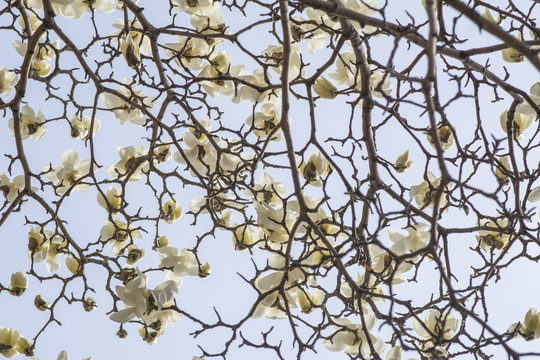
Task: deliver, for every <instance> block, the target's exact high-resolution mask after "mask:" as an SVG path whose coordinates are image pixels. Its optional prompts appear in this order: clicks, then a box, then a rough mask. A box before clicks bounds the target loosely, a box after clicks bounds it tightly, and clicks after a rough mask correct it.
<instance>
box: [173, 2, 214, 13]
mask: <svg viewBox="0 0 540 360" xmlns="http://www.w3.org/2000/svg"><path fill="white" fill-rule="evenodd" d="M172 4H173V6H174V7H175V8H176V9H177V10H178V11H180V12H185V13H187V14H200V15H204V14H206V13H207V12H208V11H209V10H211V9H212V8H213V6H214V1H213V0H172Z"/></svg>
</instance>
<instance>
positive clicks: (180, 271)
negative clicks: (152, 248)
mask: <svg viewBox="0 0 540 360" xmlns="http://www.w3.org/2000/svg"><path fill="white" fill-rule="evenodd" d="M157 252H158V256H159V259H160V260H161V263H160V264H159V267H160V268H172V271H173V273H174V275H175V276H177V277H182V276H186V275H189V276H197V275H199V262H198V261H197V257H196V256H195V254H194V253H193V252H192V251H190V250H189V249H183V250H182V252H181V253H180V254H178V249H177V248H175V247H168V246H167V247H161V248H159V249H157Z"/></svg>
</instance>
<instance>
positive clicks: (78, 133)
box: [70, 115, 101, 140]
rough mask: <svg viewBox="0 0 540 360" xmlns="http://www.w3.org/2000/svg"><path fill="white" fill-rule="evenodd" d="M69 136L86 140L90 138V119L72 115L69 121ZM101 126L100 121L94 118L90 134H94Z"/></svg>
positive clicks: (84, 116)
mask: <svg viewBox="0 0 540 360" xmlns="http://www.w3.org/2000/svg"><path fill="white" fill-rule="evenodd" d="M70 125H71V137H72V138H74V139H81V140H87V139H88V138H90V128H91V127H92V119H90V118H89V117H88V116H86V115H83V117H82V118H80V117H78V116H77V115H73V116H72V117H71V121H70ZM100 128H101V121H99V119H97V118H94V127H93V128H92V136H94V135H95V134H96V133H97V132H98V131H99V129H100Z"/></svg>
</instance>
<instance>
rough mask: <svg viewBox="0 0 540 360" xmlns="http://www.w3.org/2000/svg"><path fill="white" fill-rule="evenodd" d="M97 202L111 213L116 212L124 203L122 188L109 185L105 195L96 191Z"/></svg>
mask: <svg viewBox="0 0 540 360" xmlns="http://www.w3.org/2000/svg"><path fill="white" fill-rule="evenodd" d="M97 202H98V204H99V205H100V206H102V207H103V208H104V209H106V210H108V211H110V212H111V213H116V212H118V211H120V209H122V206H123V204H124V200H123V195H122V190H121V189H119V188H117V187H115V186H109V188H108V189H107V194H106V195H105V197H103V195H102V194H101V193H100V192H98V194H97Z"/></svg>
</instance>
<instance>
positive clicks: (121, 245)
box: [99, 216, 142, 255]
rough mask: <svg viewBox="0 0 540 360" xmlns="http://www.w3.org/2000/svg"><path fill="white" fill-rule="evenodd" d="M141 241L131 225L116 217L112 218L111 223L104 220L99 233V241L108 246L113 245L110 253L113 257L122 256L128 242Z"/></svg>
mask: <svg viewBox="0 0 540 360" xmlns="http://www.w3.org/2000/svg"><path fill="white" fill-rule="evenodd" d="M133 239H142V235H141V233H140V232H139V230H135V228H134V227H133V225H131V224H129V225H128V224H127V223H125V222H123V221H122V220H120V219H119V218H118V217H116V216H113V221H112V222H111V221H110V220H109V219H107V220H105V224H104V225H103V227H102V228H101V231H100V232H99V240H100V241H102V242H104V243H106V244H109V243H113V247H112V252H113V254H114V255H122V254H123V253H124V251H125V250H126V249H127V247H128V246H129V245H130V241H129V240H133Z"/></svg>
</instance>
